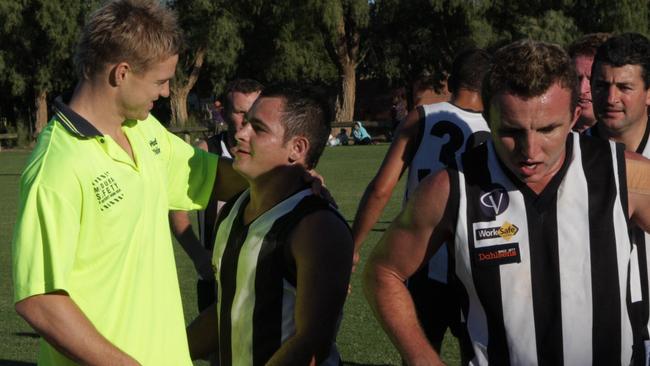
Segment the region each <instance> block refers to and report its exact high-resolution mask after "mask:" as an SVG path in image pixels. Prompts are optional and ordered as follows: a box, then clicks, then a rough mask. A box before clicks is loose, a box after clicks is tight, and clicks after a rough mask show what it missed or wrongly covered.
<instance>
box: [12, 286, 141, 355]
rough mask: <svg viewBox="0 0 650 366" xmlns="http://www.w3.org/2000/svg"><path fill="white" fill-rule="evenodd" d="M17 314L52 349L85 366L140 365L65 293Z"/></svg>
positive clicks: (20, 305)
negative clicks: (101, 332)
mask: <svg viewBox="0 0 650 366" xmlns="http://www.w3.org/2000/svg"><path fill="white" fill-rule="evenodd" d="M16 312H17V313H18V314H19V315H20V316H21V317H23V318H24V319H25V320H26V321H27V323H29V325H30V326H31V327H32V328H34V330H36V331H37V332H38V334H40V335H41V336H42V337H43V338H44V339H45V340H46V341H47V342H48V343H49V344H50V345H52V346H53V347H54V348H56V349H57V350H58V351H59V352H61V353H62V354H64V355H65V356H66V357H68V358H70V359H71V360H73V361H75V362H77V363H79V364H82V365H139V363H138V362H137V361H136V360H135V359H133V358H132V357H130V356H129V355H127V354H126V353H124V352H123V351H121V350H120V349H119V348H117V347H116V346H115V345H113V344H112V343H111V342H109V341H108V340H107V339H106V338H104V336H102V335H101V334H100V333H99V332H98V331H97V329H96V328H95V327H94V326H93V324H92V323H91V322H90V320H88V318H87V317H86V316H85V315H84V313H83V312H82V311H81V309H79V307H78V306H77V304H75V302H74V301H73V300H72V299H71V298H70V296H68V294H67V293H65V292H63V291H58V292H52V293H47V294H41V295H35V296H30V297H28V298H25V299H23V300H20V301H19V302H17V303H16Z"/></svg>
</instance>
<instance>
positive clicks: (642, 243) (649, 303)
mask: <svg viewBox="0 0 650 366" xmlns="http://www.w3.org/2000/svg"><path fill="white" fill-rule="evenodd" d="M584 133H585V134H586V135H588V136H593V137H598V138H603V137H602V136H600V134H599V133H598V125H595V126H593V127H591V128H589V129H588V130H586V131H585V132H584ZM649 135H650V123H647V124H646V128H645V132H644V133H643V138H642V139H641V142H640V143H639V146H638V147H637V149H636V151H635V152H636V153H637V154H641V155H643V156H644V157H645V158H650V144H648V136H649ZM631 232H632V243H633V244H634V245H635V246H636V249H637V251H638V258H639V269H640V271H641V274H642V276H641V293H642V294H643V304H642V305H640V306H638V307H637V308H636V309H635V310H636V312H637V313H636V315H635V316H636V318H635V319H636V321H638V322H642V324H644V326H643V327H641V328H640V330H639V331H640V336H641V337H642V339H644V340H649V339H650V289H649V287H650V285H649V283H650V268H648V263H650V250H648V248H647V243H650V234H647V233H645V232H644V231H643V230H641V229H640V228H638V227H636V225H634V224H632V227H631Z"/></svg>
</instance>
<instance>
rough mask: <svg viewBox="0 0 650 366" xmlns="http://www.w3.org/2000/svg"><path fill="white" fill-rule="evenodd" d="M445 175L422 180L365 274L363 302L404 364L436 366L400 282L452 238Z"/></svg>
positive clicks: (438, 361) (432, 354) (381, 243)
mask: <svg viewBox="0 0 650 366" xmlns="http://www.w3.org/2000/svg"><path fill="white" fill-rule="evenodd" d="M449 191H450V189H449V174H448V173H447V171H446V170H444V171H441V172H440V173H438V174H436V175H433V176H429V177H427V178H426V179H425V180H423V181H422V182H421V183H420V185H419V186H418V188H417V190H416V191H415V193H414V194H413V196H412V197H411V199H409V202H408V204H407V205H406V207H405V208H404V210H403V211H402V212H401V213H400V214H399V215H398V216H397V218H396V219H395V220H394V221H393V223H392V224H391V226H390V227H389V228H388V230H387V231H386V233H385V234H384V236H383V237H382V238H381V240H380V241H379V243H378V244H377V246H376V247H375V248H374V250H373V252H372V254H371V256H370V258H369V260H368V264H367V265H366V269H365V273H364V289H365V293H366V298H367V299H368V302H369V303H370V306H371V308H372V309H373V311H374V312H375V316H376V317H377V319H378V320H379V322H380V323H381V325H382V326H383V328H384V330H385V331H386V333H387V334H388V336H389V337H390V339H391V341H392V342H393V344H394V345H395V346H396V347H397V349H398V351H399V352H400V354H401V356H402V358H403V359H404V361H405V362H406V364H407V365H436V364H441V363H442V361H441V360H440V358H439V356H438V354H437V353H436V352H435V351H434V349H433V347H432V346H431V345H430V344H429V342H428V340H427V338H426V336H425V334H424V332H423V330H422V328H421V327H420V324H419V322H418V319H417V315H416V312H415V307H414V305H413V300H412V298H411V295H410V293H409V292H408V290H407V288H406V286H405V284H404V281H405V280H406V279H408V278H409V277H410V276H411V275H412V274H413V273H415V271H417V270H418V268H420V267H421V266H422V265H423V264H424V263H426V262H427V261H428V259H429V257H430V256H431V255H432V254H433V253H435V251H436V250H437V249H438V248H439V247H440V246H441V245H442V244H443V243H444V242H445V241H447V240H448V239H450V238H452V233H453V229H452V222H453V220H452V219H451V217H450V216H452V215H451V213H450V212H448V211H449V210H447V202H448V200H449Z"/></svg>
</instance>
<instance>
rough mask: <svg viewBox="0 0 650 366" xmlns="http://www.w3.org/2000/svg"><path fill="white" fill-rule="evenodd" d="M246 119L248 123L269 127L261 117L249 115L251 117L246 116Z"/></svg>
mask: <svg viewBox="0 0 650 366" xmlns="http://www.w3.org/2000/svg"><path fill="white" fill-rule="evenodd" d="M246 120H247V121H248V123H252V124H255V125H259V126H262V127H264V128H266V129H268V128H269V125H268V124H267V123H266V122H264V121H262V120H261V119H258V118H255V117H253V116H251V118H246Z"/></svg>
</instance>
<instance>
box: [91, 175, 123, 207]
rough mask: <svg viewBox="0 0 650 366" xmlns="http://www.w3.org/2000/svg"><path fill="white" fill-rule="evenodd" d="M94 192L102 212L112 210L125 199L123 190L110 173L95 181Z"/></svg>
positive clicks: (99, 176)
mask: <svg viewBox="0 0 650 366" xmlns="http://www.w3.org/2000/svg"><path fill="white" fill-rule="evenodd" d="M93 192H94V193H95V198H97V203H99V210H100V211H104V210H107V209H109V208H111V207H112V206H113V205H115V204H116V203H118V202H120V201H121V200H122V199H123V198H124V193H123V192H122V189H121V188H120V187H119V186H118V184H117V182H116V181H115V179H114V178H113V177H111V175H110V173H109V172H104V173H102V174H100V175H98V176H97V177H95V179H93Z"/></svg>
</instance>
